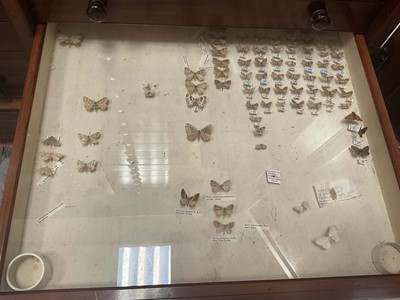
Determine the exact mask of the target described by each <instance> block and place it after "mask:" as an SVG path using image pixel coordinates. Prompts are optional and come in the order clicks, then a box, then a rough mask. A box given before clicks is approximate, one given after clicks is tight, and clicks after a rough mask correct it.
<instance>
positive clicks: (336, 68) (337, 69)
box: [331, 64, 344, 71]
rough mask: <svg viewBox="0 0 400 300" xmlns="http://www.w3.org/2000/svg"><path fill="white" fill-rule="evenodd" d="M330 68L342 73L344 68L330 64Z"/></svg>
mask: <svg viewBox="0 0 400 300" xmlns="http://www.w3.org/2000/svg"><path fill="white" fill-rule="evenodd" d="M331 68H332V70H334V71H342V70H343V69H344V66H343V65H337V64H332V65H331Z"/></svg>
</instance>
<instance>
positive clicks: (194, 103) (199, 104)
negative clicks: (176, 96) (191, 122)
mask: <svg viewBox="0 0 400 300" xmlns="http://www.w3.org/2000/svg"><path fill="white" fill-rule="evenodd" d="M206 101H207V97H206V96H200V97H195V96H192V95H189V94H186V104H187V106H188V107H189V108H192V107H194V108H195V109H194V111H195V112H197V111H198V109H200V110H203V108H204V105H206Z"/></svg>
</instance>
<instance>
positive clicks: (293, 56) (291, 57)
mask: <svg viewBox="0 0 400 300" xmlns="http://www.w3.org/2000/svg"><path fill="white" fill-rule="evenodd" d="M288 58H289V59H291V60H296V59H297V55H296V54H288Z"/></svg>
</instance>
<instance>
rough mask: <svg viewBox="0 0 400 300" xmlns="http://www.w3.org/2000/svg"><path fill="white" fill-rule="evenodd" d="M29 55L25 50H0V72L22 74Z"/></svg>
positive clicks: (26, 65)
mask: <svg viewBox="0 0 400 300" xmlns="http://www.w3.org/2000/svg"><path fill="white" fill-rule="evenodd" d="M28 62H29V55H28V54H27V53H26V52H0V73H1V74H3V75H5V76H6V77H7V75H23V74H25V73H26V70H27V68H28Z"/></svg>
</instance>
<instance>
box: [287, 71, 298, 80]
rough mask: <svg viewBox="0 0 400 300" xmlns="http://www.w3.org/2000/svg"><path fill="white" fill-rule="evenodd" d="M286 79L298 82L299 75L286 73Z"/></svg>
mask: <svg viewBox="0 0 400 300" xmlns="http://www.w3.org/2000/svg"><path fill="white" fill-rule="evenodd" d="M286 77H287V78H289V79H293V80H298V79H299V78H300V74H296V73H292V72H290V71H287V72H286Z"/></svg>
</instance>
